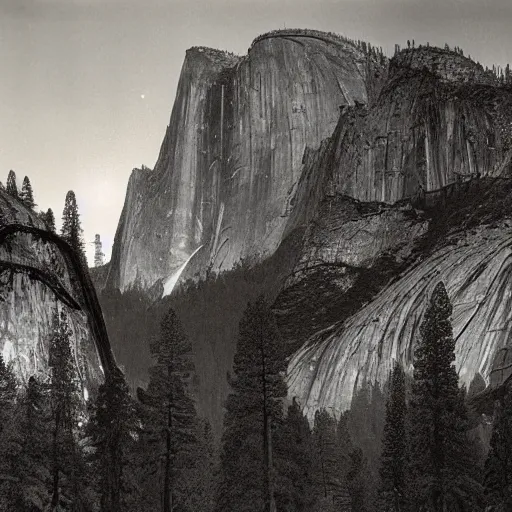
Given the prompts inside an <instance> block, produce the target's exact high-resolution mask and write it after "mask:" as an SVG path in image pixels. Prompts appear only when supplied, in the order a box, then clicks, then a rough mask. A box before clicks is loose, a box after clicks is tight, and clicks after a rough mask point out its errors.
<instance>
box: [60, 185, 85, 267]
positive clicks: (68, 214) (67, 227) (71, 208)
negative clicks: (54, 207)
mask: <svg viewBox="0 0 512 512" xmlns="http://www.w3.org/2000/svg"><path fill="white" fill-rule="evenodd" d="M82 233H83V231H82V226H81V224H80V214H79V213H78V206H77V204H76V197H75V193H74V192H73V191H72V190H70V191H69V192H68V193H67V194H66V202H65V204H64V210H63V212H62V228H61V236H62V238H63V239H64V240H66V242H68V243H69V245H71V247H72V248H73V249H74V250H75V251H76V253H77V254H78V255H79V256H80V258H81V259H82V261H83V262H86V258H85V252H84V247H85V246H84V241H83V238H82Z"/></svg>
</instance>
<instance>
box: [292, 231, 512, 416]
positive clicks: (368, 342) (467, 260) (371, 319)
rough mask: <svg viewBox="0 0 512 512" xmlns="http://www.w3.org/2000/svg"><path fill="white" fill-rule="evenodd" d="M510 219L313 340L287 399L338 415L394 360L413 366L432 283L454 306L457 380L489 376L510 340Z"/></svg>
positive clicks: (462, 242) (468, 239)
mask: <svg viewBox="0 0 512 512" xmlns="http://www.w3.org/2000/svg"><path fill="white" fill-rule="evenodd" d="M511 279H512V221H504V222H502V223H500V224H499V225H496V226H495V227H490V226H481V227H479V228H477V229H475V230H472V232H468V233H466V234H465V236H462V237H460V238H458V239H456V240H453V245H450V246H448V247H445V248H443V249H441V250H438V251H436V252H435V253H434V254H432V255H431V256H430V257H428V258H427V259H426V260H425V261H423V262H422V263H420V264H419V265H418V266H417V267H415V268H412V269H410V270H409V271H407V272H406V273H405V274H404V275H403V276H401V277H400V278H399V279H398V280H397V281H396V282H395V283H393V284H392V285H390V286H388V287H386V288H385V289H384V290H383V291H382V292H381V293H379V294H378V295H377V297H376V298H375V299H374V300H373V301H372V302H371V303H369V304H368V305H366V306H365V307H363V308H362V309H361V310H360V311H358V312H357V313H356V314H355V315H353V316H351V317H350V318H348V319H347V320H346V321H345V322H344V323H343V324H341V325H340V324H337V325H333V326H332V327H331V329H330V332H328V334H327V335H326V336H325V335H324V336H323V339H321V340H320V341H319V342H318V343H316V342H315V339H314V338H312V339H310V340H309V342H308V343H307V344H305V345H304V346H303V347H302V348H301V349H300V350H299V351H298V352H297V353H296V354H295V355H294V356H293V358H292V360H291V362H290V365H289V376H288V384H289V392H290V396H295V397H297V398H298V399H299V400H300V401H301V403H302V404H303V405H304V407H305V409H306V410H307V412H308V414H309V416H311V417H312V416H313V415H314V411H315V410H316V409H317V408H320V407H324V408H327V409H328V410H330V409H331V408H334V409H335V410H336V412H338V413H339V412H341V411H343V410H345V409H347V408H348V407H349V406H350V403H351V400H352V395H353V393H354V392H355V391H356V390H357V389H358V388H360V387H361V386H362V385H363V384H365V383H368V382H369V383H373V384H375V383H378V384H383V383H384V382H385V381H386V380H387V378H388V376H389V373H390V371H391V369H392V367H393V362H394V361H395V360H399V361H401V362H402V363H404V366H405V368H406V369H409V370H411V364H412V358H413V352H414V346H415V340H416V339H417V337H418V335H419V325H420V323H421V320H422V316H423V313H424V311H425V309H426V306H427V304H428V300H429V297H430V295H431V294H432V291H433V289H434V287H435V286H436V285H437V283H439V282H440V281H443V282H444V283H445V285H446V288H447V291H448V295H449V297H450V300H451V301H452V304H453V315H452V322H453V330H454V337H455V339H456V361H455V364H456V366H457V369H458V372H459V376H460V380H461V383H464V384H466V386H467V387H469V384H470V382H471V381H472V379H473V378H474V376H475V375H476V374H477V373H480V374H481V375H483V376H484V377H486V378H487V377H488V375H489V373H490V371H491V370H492V367H493V361H494V355H495V353H496V352H497V351H499V350H500V349H502V348H503V347H505V346H506V345H507V343H508V342H509V338H510V335H511V333H512V324H511V323H510V322H509V311H510V309H511V306H512V295H511V293H510V290H511V286H512V280H511Z"/></svg>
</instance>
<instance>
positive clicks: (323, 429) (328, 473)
mask: <svg viewBox="0 0 512 512" xmlns="http://www.w3.org/2000/svg"><path fill="white" fill-rule="evenodd" d="M336 430H337V426H336V420H335V418H334V417H332V416H331V415H330V414H329V413H328V412H327V411H326V410H325V409H320V410H318V411H316V413H315V422H314V426H313V446H314V454H315V455H314V461H315V468H314V471H315V487H316V489H317V495H318V499H319V504H320V505H321V508H322V509H328V510H330V507H332V506H333V504H334V503H335V500H336V497H337V496H338V495H342V494H344V492H343V491H344V489H343V483H344V482H342V474H341V471H340V464H339V462H340V453H339V451H338V448H339V444H338V439H337V431H336Z"/></svg>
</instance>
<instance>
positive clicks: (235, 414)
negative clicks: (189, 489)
mask: <svg viewBox="0 0 512 512" xmlns="http://www.w3.org/2000/svg"><path fill="white" fill-rule="evenodd" d="M282 346H283V345H282V343H281V340H280V336H279V332H278V330H277V326H276V322H275V319H274V317H273V315H272V313H271V312H270V309H269V307H268V305H267V304H266V302H265V300H264V299H263V298H259V299H258V300H257V301H256V302H254V303H249V305H248V306H247V308H246V310H245V312H244V315H243V317H242V320H241V321H240V330H239V337H238V343H237V351H236V355H235V358H234V364H233V373H234V375H233V377H230V378H229V384H230V386H231V389H232V392H231V394H230V395H229V396H228V399H227V402H226V413H225V416H224V435H223V438H222V453H221V482H220V488H219V493H218V497H217V502H216V508H217V510H219V511H222V512H235V511H236V512H239V511H242V510H243V511H246V512H249V511H257V512H261V511H262V510H263V511H265V512H274V511H275V493H274V483H275V482H274V471H275V469H274V461H273V448H272V436H273V433H274V431H275V429H276V427H277V426H278V425H279V424H280V423H281V421H282V415H283V413H282V400H283V399H284V397H285V396H286V385H285V383H284V380H283V375H284V372H285V370H286V363H285V359H284V357H283V354H282Z"/></svg>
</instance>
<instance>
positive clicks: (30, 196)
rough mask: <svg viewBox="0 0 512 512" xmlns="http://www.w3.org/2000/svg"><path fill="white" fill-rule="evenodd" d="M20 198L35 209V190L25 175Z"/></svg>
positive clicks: (28, 206) (27, 205)
mask: <svg viewBox="0 0 512 512" xmlns="http://www.w3.org/2000/svg"><path fill="white" fill-rule="evenodd" d="M20 199H21V200H22V201H23V204H24V205H25V206H26V207H27V208H30V209H31V210H33V209H34V208H35V206H36V203H35V202H34V192H33V191H32V184H31V183H30V180H29V178H28V176H25V178H24V179H23V185H22V186H21V193H20Z"/></svg>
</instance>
